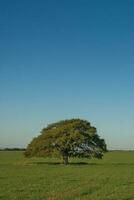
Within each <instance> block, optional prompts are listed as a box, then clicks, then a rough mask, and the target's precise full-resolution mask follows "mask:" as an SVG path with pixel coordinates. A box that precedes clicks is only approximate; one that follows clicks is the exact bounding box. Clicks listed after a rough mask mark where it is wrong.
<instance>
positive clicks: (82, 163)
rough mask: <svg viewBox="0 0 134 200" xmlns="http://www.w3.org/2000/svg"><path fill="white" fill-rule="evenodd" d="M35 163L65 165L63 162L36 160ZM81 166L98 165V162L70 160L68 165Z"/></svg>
mask: <svg viewBox="0 0 134 200" xmlns="http://www.w3.org/2000/svg"><path fill="white" fill-rule="evenodd" d="M33 164H37V165H64V164H63V163H62V162H45V161H44V162H34V163H33ZM73 165H74V166H77V165H78V166H80V165H90V166H92V165H98V164H97V163H88V162H75V163H74V162H69V163H68V165H67V166H73Z"/></svg>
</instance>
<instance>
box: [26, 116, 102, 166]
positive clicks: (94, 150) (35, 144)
mask: <svg viewBox="0 0 134 200" xmlns="http://www.w3.org/2000/svg"><path fill="white" fill-rule="evenodd" d="M105 151H106V144H105V141H104V139H101V138H100V137H99V136H98V134H97V130H96V128H95V127H93V126H91V125H90V123H89V122H88V121H86V120H81V119H70V120H63V121H59V122H57V123H53V124H50V125H48V126H47V127H46V128H43V129H42V131H41V135H39V136H38V137H36V138H34V139H33V140H32V141H31V143H30V144H29V145H28V147H27V149H26V151H25V155H26V156H29V157H31V156H49V155H54V154H59V155H60V156H62V158H63V163H64V164H65V165H67V164H68V158H69V157H88V158H91V157H96V158H102V156H103V153H104V152H105Z"/></svg>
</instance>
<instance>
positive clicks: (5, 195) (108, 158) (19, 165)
mask: <svg viewBox="0 0 134 200" xmlns="http://www.w3.org/2000/svg"><path fill="white" fill-rule="evenodd" d="M58 162H60V160H56V159H42V158H32V159H27V158H24V156H23V152H19V151H18V152H17V151H16V152H8V151H7V152H6V151H1V152H0V200H1V199H2V200H134V152H109V153H107V154H106V155H105V156H104V158H103V159H102V160H86V159H81V160H80V159H76V160H71V162H72V164H70V165H69V166H64V165H62V164H58ZM80 162H82V163H80ZM86 162H88V163H86Z"/></svg>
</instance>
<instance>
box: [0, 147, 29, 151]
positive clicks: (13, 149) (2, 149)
mask: <svg viewBox="0 0 134 200" xmlns="http://www.w3.org/2000/svg"><path fill="white" fill-rule="evenodd" d="M25 150H26V149H25V148H8V147H7V148H1V149H0V151H25Z"/></svg>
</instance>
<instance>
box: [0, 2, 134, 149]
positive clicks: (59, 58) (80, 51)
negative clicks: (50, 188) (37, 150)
mask: <svg viewBox="0 0 134 200" xmlns="http://www.w3.org/2000/svg"><path fill="white" fill-rule="evenodd" d="M75 117H76V118H78V117H79V118H82V119H87V120H89V121H90V122H91V124H92V125H94V126H96V127H97V129H98V134H99V135H100V136H101V137H103V138H105V140H106V143H107V144H108V148H110V149H134V1H133V0H127V1H126V0H109V1H108V0H101V1H100V0H38V1H37V0H21V1H18V0H1V1H0V147H7V146H9V147H13V146H16V147H18V146H19V147H26V145H27V144H28V143H29V142H30V141H31V139H32V138H33V137H34V136H36V135H38V134H39V132H40V130H41V129H42V128H43V127H44V126H46V125H47V124H48V123H51V122H55V121H58V120H61V119H66V118H75Z"/></svg>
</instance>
